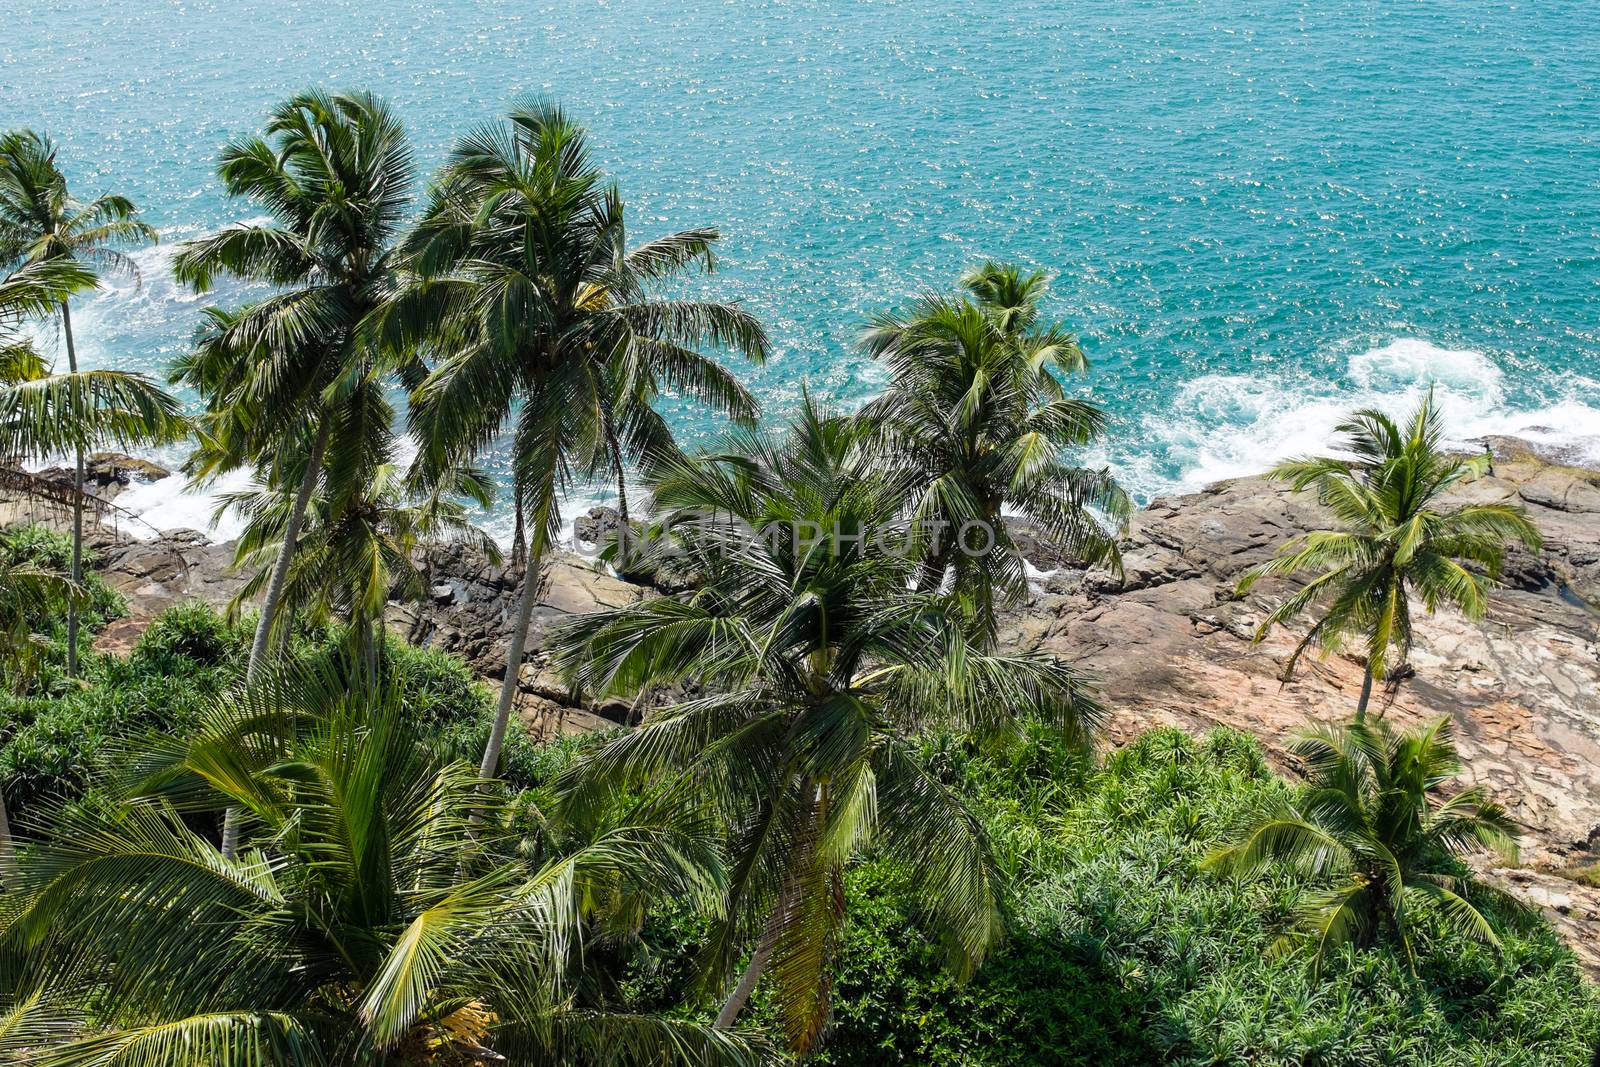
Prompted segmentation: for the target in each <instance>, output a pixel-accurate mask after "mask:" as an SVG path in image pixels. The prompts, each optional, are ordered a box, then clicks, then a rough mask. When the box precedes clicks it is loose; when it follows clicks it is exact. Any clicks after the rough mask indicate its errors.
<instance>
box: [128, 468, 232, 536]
mask: <svg viewBox="0 0 1600 1067" xmlns="http://www.w3.org/2000/svg"><path fill="white" fill-rule="evenodd" d="M251 478H252V474H251V472H250V471H234V472H233V473H231V474H226V475H223V476H222V477H221V478H219V479H218V480H217V481H216V482H215V483H214V484H212V485H210V486H207V487H206V488H204V489H189V488H187V486H186V485H185V484H184V479H183V477H182V476H181V475H173V476H172V477H170V478H162V479H161V480H160V481H155V482H134V483H133V484H132V485H130V486H128V488H127V489H124V490H123V491H122V493H121V494H119V495H118V497H117V506H118V507H120V508H124V509H126V510H127V511H130V512H132V513H133V514H135V515H137V516H138V517H139V518H140V519H141V520H143V522H142V523H141V524H140V526H139V527H130V528H129V530H128V531H127V532H128V533H129V534H131V535H133V536H135V537H148V536H152V535H153V534H154V533H155V531H157V530H201V531H204V532H206V533H208V534H210V536H211V537H212V538H213V539H215V540H219V541H226V540H231V539H233V538H235V537H238V536H239V534H240V533H242V532H243V531H244V523H243V521H242V520H241V519H240V518H239V516H238V515H236V514H234V513H233V512H232V511H229V512H226V513H224V514H223V515H222V516H220V518H217V516H216V512H217V505H218V504H220V503H221V500H222V496H223V495H224V494H226V493H232V492H237V491H239V490H241V489H248V488H249V487H250V482H251ZM213 518H217V521H216V523H215V525H213Z"/></svg>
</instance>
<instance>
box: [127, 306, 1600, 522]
mask: <svg viewBox="0 0 1600 1067" xmlns="http://www.w3.org/2000/svg"><path fill="white" fill-rule="evenodd" d="M1430 388H1432V389H1433V390H1434V396H1435V399H1436V400H1437V402H1438V404H1439V406H1440V408H1441V409H1442V411H1443V413H1444V416H1445V423H1446V426H1447V427H1448V428H1449V432H1450V435H1451V436H1450V443H1451V444H1453V445H1456V446H1458V447H1461V448H1477V447H1481V445H1482V440H1483V438H1484V437H1488V436H1494V435H1505V436H1513V437H1521V438H1525V439H1527V440H1529V441H1532V442H1534V443H1537V444H1541V445H1544V446H1546V447H1548V448H1551V449H1553V450H1556V451H1559V452H1560V453H1562V454H1564V455H1565V456H1567V457H1569V458H1570V461H1571V462H1574V463H1581V464H1588V465H1595V466H1600V408H1597V407H1596V406H1594V404H1593V403H1591V401H1594V400H1600V384H1597V383H1595V382H1593V381H1589V380H1587V379H1581V378H1576V377H1572V376H1568V377H1567V378H1566V379H1564V380H1562V381H1559V382H1556V383H1554V385H1553V386H1552V388H1553V389H1555V390H1557V391H1558V392H1559V394H1560V395H1557V396H1554V397H1553V398H1552V399H1551V400H1550V401H1549V402H1547V403H1530V404H1522V405H1520V406H1519V404H1518V403H1517V401H1516V400H1515V399H1511V398H1509V396H1508V394H1509V390H1508V389H1507V386H1506V377H1505V373H1504V371H1503V370H1502V369H1501V368H1500V367H1499V366H1498V365H1497V364H1496V363H1495V361H1494V360H1493V359H1492V358H1490V357H1489V356H1487V355H1485V354H1484V353H1482V352H1477V351H1474V350H1471V349H1450V348H1443V347H1440V346H1438V345H1435V344H1433V343H1431V342H1429V341H1426V340H1423V339H1420V338H1414V337H1407V338H1399V339H1396V340H1394V341H1390V342H1388V343H1387V344H1384V345H1381V346H1378V347H1376V348H1371V349H1367V350H1364V351H1361V352H1358V353H1356V354H1354V355H1351V356H1350V357H1349V358H1348V360H1347V363H1346V366H1345V368H1344V372H1343V374H1341V375H1338V376H1337V377H1333V378H1329V379H1328V380H1324V381H1308V380H1306V379H1305V378H1303V377H1302V378H1296V379H1290V378H1287V377H1273V376H1271V375H1244V374H1210V375H1204V376H1202V377H1198V378H1195V379H1193V380H1191V381H1189V382H1186V383H1184V384H1183V385H1181V386H1180V387H1179V388H1178V390H1177V393H1176V395H1175V397H1174V398H1173V400H1172V402H1171V404H1170V405H1169V406H1167V407H1166V408H1165V409H1164V410H1162V411H1160V412H1149V413H1145V414H1143V415H1142V416H1139V417H1137V418H1136V419H1135V420H1133V421H1134V428H1133V429H1132V430H1124V431H1123V432H1121V433H1116V432H1115V431H1114V432H1113V434H1112V436H1111V437H1110V438H1109V439H1108V440H1107V441H1106V443H1105V444H1104V445H1102V446H1101V447H1100V448H1099V449H1097V450H1096V451H1095V452H1094V453H1092V454H1090V455H1089V456H1087V457H1086V459H1087V461H1088V462H1090V463H1091V464H1094V465H1100V464H1105V465H1108V466H1110V467H1111V469H1112V471H1113V473H1115V474H1116V475H1117V477H1118V478H1119V480H1121V481H1122V483H1123V485H1124V486H1125V487H1126V488H1127V489H1128V490H1129V491H1130V492H1131V493H1132V494H1133V495H1134V497H1135V499H1137V500H1140V501H1145V500H1149V499H1151V498H1153V497H1157V496H1162V495H1169V494H1173V493H1186V492H1194V491H1197V490H1199V489H1203V488H1204V487H1205V486H1207V485H1210V484H1212V483H1214V482H1219V481H1224V480H1226V479H1229V478H1238V477H1244V476H1247V475H1252V474H1260V473H1261V472H1262V471H1265V470H1267V469H1268V468H1269V467H1271V466H1272V465H1273V464H1274V463H1276V462H1278V461H1280V460H1283V459H1288V458H1290V457H1293V456H1304V455H1314V454H1322V453H1326V452H1328V451H1329V450H1330V448H1331V447H1332V443H1333V441H1334V439H1335V437H1336V436H1337V434H1336V432H1335V429H1334V428H1335V427H1336V426H1337V425H1338V424H1339V423H1340V422H1341V421H1343V420H1344V419H1345V418H1346V417H1347V416H1348V415H1349V414H1350V413H1351V412H1352V411H1354V410H1356V409H1358V408H1364V407H1374V408H1378V409H1379V410H1381V411H1384V412H1387V413H1389V414H1390V415H1393V416H1397V417H1399V416H1404V415H1405V414H1407V413H1409V412H1410V411H1411V410H1413V409H1414V408H1415V407H1416V405H1417V403H1418V402H1419V401H1420V400H1421V399H1422V397H1423V396H1424V395H1425V394H1426V392H1427V391H1428V389H1430ZM399 453H400V455H399V461H400V462H402V463H404V462H408V461H409V460H410V459H411V458H412V457H414V456H415V455H416V445H415V443H414V442H413V441H411V440H410V439H409V438H404V439H402V442H401V446H400V449H399ZM160 458H161V460H162V462H174V461H175V460H176V458H177V457H173V456H162V457H160ZM248 484H249V475H248V474H247V473H241V474H238V475H234V476H230V478H229V479H228V480H226V481H225V482H223V483H220V484H218V485H217V486H214V487H212V488H211V489H210V490H206V491H190V490H186V489H183V488H182V487H181V483H180V482H179V481H178V480H177V479H166V480H163V481H160V482H153V483H149V484H144V485H135V486H134V487H132V488H130V489H128V490H127V491H126V492H124V493H123V494H122V496H121V497H119V498H118V504H119V505H121V506H123V507H126V508H128V509H129V510H130V511H133V512H134V513H135V514H138V515H139V516H140V517H141V518H143V519H144V520H145V521H146V522H147V523H149V524H150V526H152V527H154V528H156V529H174V528H180V527H186V528H193V529H201V530H205V529H211V530H212V532H213V535H214V536H216V537H219V538H230V537H235V536H237V535H238V533H239V528H240V524H239V522H238V519H237V518H236V517H234V516H231V515H228V516H224V517H223V518H222V520H221V521H220V522H219V523H218V524H217V525H216V526H215V527H212V526H211V521H212V516H213V513H214V512H215V510H216V505H217V501H218V496H219V495H220V494H221V493H223V492H227V491H230V490H233V489H238V488H243V487H244V486H246V485H248ZM615 495H616V494H615V493H614V492H613V491H612V490H611V489H610V488H608V487H606V486H578V487H574V488H573V489H572V491H571V492H570V493H569V494H568V495H567V497H566V499H565V500H564V501H563V506H562V514H563V516H564V517H565V519H566V523H567V530H566V537H567V539H568V540H569V541H570V540H571V536H572V521H573V520H574V519H575V518H577V517H578V516H580V515H582V514H583V513H584V512H586V511H587V510H588V509H589V508H591V507H594V506H596V505H598V504H610V503H613V502H614V500H615ZM508 505H509V499H502V500H500V501H497V503H496V506H495V507H494V509H493V511H492V512H491V513H489V514H488V515H485V516H483V517H482V519H481V522H480V525H481V526H482V528H483V529H484V530H485V531H486V532H488V533H489V534H490V535H491V536H492V537H493V538H494V539H495V540H496V541H498V542H499V543H500V544H502V545H504V546H508V547H509V545H510V543H511V537H512V519H511V515H510V508H509V506H508Z"/></svg>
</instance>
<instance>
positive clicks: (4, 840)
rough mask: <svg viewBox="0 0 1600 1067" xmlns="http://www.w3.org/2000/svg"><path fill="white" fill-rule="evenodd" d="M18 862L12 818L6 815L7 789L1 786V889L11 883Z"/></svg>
mask: <svg viewBox="0 0 1600 1067" xmlns="http://www.w3.org/2000/svg"><path fill="white" fill-rule="evenodd" d="M16 862H17V858H16V851H15V848H14V846H13V845H12V841H11V820H10V819H9V818H7V816H6V791H5V790H4V789H3V788H0V889H4V888H5V887H6V886H7V885H8V884H9V883H10V881H11V872H12V871H13V870H14V869H15V867H16Z"/></svg>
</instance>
